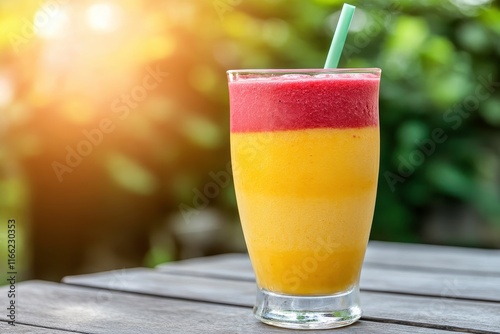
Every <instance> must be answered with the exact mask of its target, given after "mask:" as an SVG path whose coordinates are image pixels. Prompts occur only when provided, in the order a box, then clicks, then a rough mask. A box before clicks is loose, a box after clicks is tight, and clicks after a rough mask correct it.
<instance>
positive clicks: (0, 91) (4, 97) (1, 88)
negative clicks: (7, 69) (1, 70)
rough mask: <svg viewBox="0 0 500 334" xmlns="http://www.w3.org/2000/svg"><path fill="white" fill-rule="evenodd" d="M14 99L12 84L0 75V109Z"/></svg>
mask: <svg viewBox="0 0 500 334" xmlns="http://www.w3.org/2000/svg"><path fill="white" fill-rule="evenodd" d="M13 97H14V87H13V86H12V82H11V81H10V80H9V78H7V77H6V76H4V75H0V107H6V106H8V105H9V104H10V103H11V102H12V99H13Z"/></svg>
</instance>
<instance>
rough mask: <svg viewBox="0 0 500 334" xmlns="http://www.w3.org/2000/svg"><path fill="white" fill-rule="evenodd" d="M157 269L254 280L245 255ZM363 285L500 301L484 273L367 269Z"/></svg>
mask: <svg viewBox="0 0 500 334" xmlns="http://www.w3.org/2000/svg"><path fill="white" fill-rule="evenodd" d="M158 270H159V271H162V272H166V273H171V274H178V275H186V276H198V277H213V278H226V279H236V280H243V281H249V282H253V281H255V276H254V274H253V270H252V267H251V264H250V260H249V258H248V256H247V255H246V254H224V255H218V256H211V257H207V258H197V259H191V260H186V261H179V262H173V263H172V264H170V265H169V264H165V265H161V266H159V267H158ZM478 282H480V284H478ZM360 286H361V289H362V290H370V291H380V292H394V293H405V294H417V295H427V296H436V297H448V298H455V299H472V300H485V301H500V277H496V276H484V275H481V274H477V275H471V274H467V273H461V275H457V274H455V273H450V272H444V273H443V272H431V271H422V270H417V269H415V268H412V269H408V268H407V269H404V268H394V267H388V268H380V267H377V266H364V267H363V270H362V274H361V282H360Z"/></svg>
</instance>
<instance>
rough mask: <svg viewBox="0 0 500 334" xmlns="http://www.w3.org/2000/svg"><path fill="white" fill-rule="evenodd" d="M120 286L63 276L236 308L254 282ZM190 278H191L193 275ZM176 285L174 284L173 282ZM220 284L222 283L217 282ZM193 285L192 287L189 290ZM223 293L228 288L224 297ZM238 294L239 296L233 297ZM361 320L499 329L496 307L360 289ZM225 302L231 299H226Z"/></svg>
mask: <svg viewBox="0 0 500 334" xmlns="http://www.w3.org/2000/svg"><path fill="white" fill-rule="evenodd" d="M120 275H121V277H122V281H123V282H126V283H124V284H122V285H121V287H119V288H118V289H117V288H113V284H112V283H110V282H113V280H115V279H116V278H115V277H116V273H113V272H108V273H99V274H93V275H84V276H71V277H66V278H65V279H64V282H66V283H68V284H77V285H80V286H90V287H99V288H104V289H110V288H111V289H117V290H120V291H129V292H139V293H147V294H150V295H158V296H164V297H176V298H183V299H189V300H202V301H209V302H217V301H220V303H223V304H228V296H230V297H231V298H232V300H233V302H232V303H234V305H238V306H242V305H243V306H247V307H251V306H252V305H253V303H254V296H253V294H252V291H254V289H255V284H254V283H252V282H245V281H233V280H221V279H213V278H205V277H196V278H195V279H196V280H188V279H187V278H188V277H186V276H175V275H169V274H166V273H160V272H155V271H154V270H148V269H142V270H137V269H134V270H130V271H129V270H125V271H121V273H120ZM192 278H193V279H194V277H192ZM174 282H175V283H174ZM220 282H223V284H220ZM193 284H196V285H197V287H193ZM224 290H227V291H228V292H227V293H226V292H225V291H224ZM238 291H239V293H238ZM361 298H362V301H363V305H364V307H363V308H364V316H363V317H364V319H368V320H378V321H384V319H388V320H390V321H396V322H398V323H401V324H425V326H430V327H433V328H440V329H442V328H454V329H460V330H469V331H483V332H495V331H497V330H499V329H500V317H499V316H498V315H499V314H500V303H492V302H477V301H468V300H454V299H449V298H436V297H420V296H411V295H398V294H392V293H381V292H371V291H364V292H362V294H361ZM229 302H230V301H229Z"/></svg>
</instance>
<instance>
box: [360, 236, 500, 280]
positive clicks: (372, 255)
mask: <svg viewBox="0 0 500 334" xmlns="http://www.w3.org/2000/svg"><path fill="white" fill-rule="evenodd" d="M365 264H367V265H376V266H380V267H397V268H406V269H412V268H413V269H419V270H422V269H426V270H427V271H434V272H436V271H439V272H451V273H455V274H461V273H469V274H481V275H482V276H485V275H488V276H500V250H498V249H496V250H490V249H477V248H464V247H449V246H435V245H417V244H402V243H391V242H381V241H370V244H369V246H368V249H367V251H366V256H365Z"/></svg>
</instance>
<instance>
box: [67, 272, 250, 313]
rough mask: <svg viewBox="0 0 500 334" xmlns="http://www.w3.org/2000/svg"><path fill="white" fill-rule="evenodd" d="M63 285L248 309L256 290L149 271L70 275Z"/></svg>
mask: <svg viewBox="0 0 500 334" xmlns="http://www.w3.org/2000/svg"><path fill="white" fill-rule="evenodd" d="M63 282H64V283H68V284H73V285H81V286H89V287H96V288H101V289H108V290H116V291H127V292H136V293H143V294H149V295H155V296H164V297H174V298H183V299H189V300H203V301H205V302H214V303H220V304H227V305H234V306H246V307H248V306H251V304H252V303H253V301H254V299H255V291H256V289H257V287H256V285H255V283H253V282H244V281H228V280H222V279H217V278H208V277H191V276H178V275H169V274H164V273H158V272H157V271H156V270H152V269H146V268H134V269H124V270H116V271H109V272H104V273H97V274H89V275H79V276H68V277H65V278H63ZM214 291H217V293H214ZM249 301H250V302H249Z"/></svg>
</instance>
